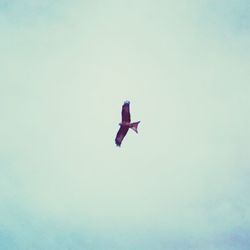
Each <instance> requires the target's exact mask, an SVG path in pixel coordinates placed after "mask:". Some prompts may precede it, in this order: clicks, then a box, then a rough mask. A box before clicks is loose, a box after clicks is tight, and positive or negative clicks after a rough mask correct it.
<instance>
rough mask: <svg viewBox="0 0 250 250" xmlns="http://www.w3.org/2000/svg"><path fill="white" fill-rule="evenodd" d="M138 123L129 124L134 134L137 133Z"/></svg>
mask: <svg viewBox="0 0 250 250" xmlns="http://www.w3.org/2000/svg"><path fill="white" fill-rule="evenodd" d="M139 123H140V121H138V122H132V123H130V128H131V129H133V130H134V131H135V132H136V133H138V130H137V127H138V124H139Z"/></svg>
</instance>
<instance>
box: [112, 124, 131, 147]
mask: <svg viewBox="0 0 250 250" xmlns="http://www.w3.org/2000/svg"><path fill="white" fill-rule="evenodd" d="M128 129H129V128H128V127H127V126H121V127H120V129H119V130H118V132H117V135H116V137H115V144H116V145H117V146H119V147H120V146H121V143H122V140H123V138H124V137H125V135H126V134H127V132H128Z"/></svg>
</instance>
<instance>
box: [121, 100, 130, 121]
mask: <svg viewBox="0 0 250 250" xmlns="http://www.w3.org/2000/svg"><path fill="white" fill-rule="evenodd" d="M129 104H130V102H129V101H126V102H124V104H123V105H122V122H130V111H129Z"/></svg>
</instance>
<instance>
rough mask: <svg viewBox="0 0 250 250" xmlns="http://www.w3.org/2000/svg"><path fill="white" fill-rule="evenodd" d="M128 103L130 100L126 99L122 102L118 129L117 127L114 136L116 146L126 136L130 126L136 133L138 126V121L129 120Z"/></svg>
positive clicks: (119, 144)
mask: <svg viewBox="0 0 250 250" xmlns="http://www.w3.org/2000/svg"><path fill="white" fill-rule="evenodd" d="M129 104H130V102H129V101H126V102H124V104H123V106H122V122H121V123H119V125H120V129H119V131H118V133H117V135H116V138H115V143H116V145H117V146H121V143H122V140H123V138H124V137H125V136H126V134H127V132H128V130H129V129H130V128H131V129H132V130H134V131H135V132H136V133H138V131H137V127H138V124H139V123H140V121H138V122H130V111H129Z"/></svg>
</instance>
